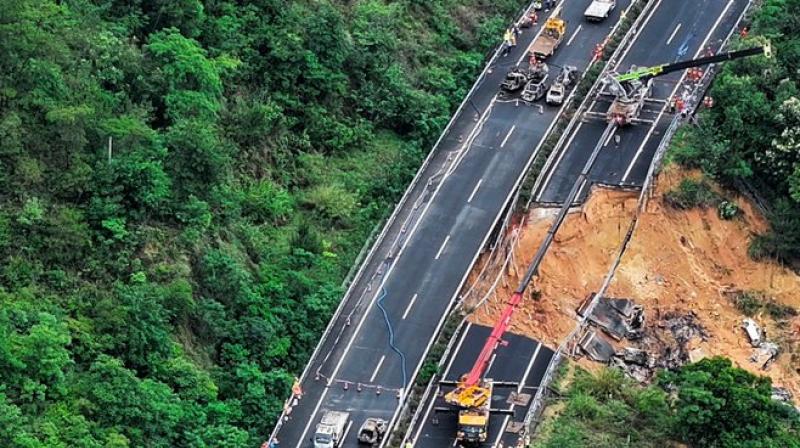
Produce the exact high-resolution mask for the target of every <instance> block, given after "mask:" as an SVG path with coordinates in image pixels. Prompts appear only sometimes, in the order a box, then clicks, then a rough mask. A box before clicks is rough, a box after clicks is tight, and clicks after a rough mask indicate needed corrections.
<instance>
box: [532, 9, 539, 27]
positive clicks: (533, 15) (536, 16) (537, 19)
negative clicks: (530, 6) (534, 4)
mask: <svg viewBox="0 0 800 448" xmlns="http://www.w3.org/2000/svg"><path fill="white" fill-rule="evenodd" d="M531 23H533V25H534V26H536V24H537V23H539V15H538V14H536V10H531Z"/></svg>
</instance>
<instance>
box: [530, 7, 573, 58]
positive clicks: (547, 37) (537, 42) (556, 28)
mask: <svg viewBox="0 0 800 448" xmlns="http://www.w3.org/2000/svg"><path fill="white" fill-rule="evenodd" d="M566 33H567V22H566V21H564V19H561V18H558V17H551V18H549V19H547V22H545V23H544V29H543V30H542V32H541V33H540V34H539V36H538V37H536V39H534V40H533V42H532V43H531V46H530V47H528V54H530V55H535V56H536V58H537V59H538V60H540V61H541V60H543V59H546V58H548V57H550V56H552V55H553V53H555V51H556V48H558V46H559V45H561V41H562V40H564V34H566Z"/></svg>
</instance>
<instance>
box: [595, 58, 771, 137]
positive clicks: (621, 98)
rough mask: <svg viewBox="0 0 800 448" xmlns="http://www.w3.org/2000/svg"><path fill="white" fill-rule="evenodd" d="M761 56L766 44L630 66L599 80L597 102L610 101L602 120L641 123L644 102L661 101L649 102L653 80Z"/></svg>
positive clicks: (626, 123)
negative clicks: (659, 62)
mask: <svg viewBox="0 0 800 448" xmlns="http://www.w3.org/2000/svg"><path fill="white" fill-rule="evenodd" d="M762 53H763V54H764V55H766V56H767V57H771V56H772V49H771V47H770V46H769V44H767V45H764V46H759V47H753V48H748V49H745V50H738V51H731V52H727V53H720V54H717V55H713V56H705V57H702V58H697V59H690V60H686V61H680V62H675V63H672V64H661V65H656V66H653V67H641V68H640V67H636V66H633V67H631V69H630V70H629V71H628V72H627V73H623V74H619V73H614V72H611V73H609V74H607V75H606V76H605V77H604V78H603V80H602V84H601V87H600V93H599V96H600V99H603V98H610V99H611V106H610V107H609V108H608V111H607V112H606V113H605V119H606V121H607V122H609V123H615V124H617V125H620V126H623V125H628V124H632V123H636V122H641V121H643V120H640V119H639V115H640V113H641V111H642V109H643V108H644V104H645V103H646V102H648V101H653V102H663V100H652V99H651V98H650V95H651V92H652V81H653V78H656V77H659V76H664V75H667V74H669V73H673V72H677V71H680V70H685V69H688V68H693V67H699V66H701V65H706V64H713V63H717V62H724V61H730V60H733V59H739V58H744V57H748V56H755V55H759V54H762ZM587 115H588V116H590V117H591V116H592V115H596V113H587Z"/></svg>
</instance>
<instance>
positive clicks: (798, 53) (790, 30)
mask: <svg viewBox="0 0 800 448" xmlns="http://www.w3.org/2000/svg"><path fill="white" fill-rule="evenodd" d="M797 11H800V0H765V1H764V2H763V5H762V6H761V7H760V9H759V10H758V11H757V12H756V14H755V15H754V18H753V23H752V26H751V28H750V33H749V36H748V37H747V38H745V39H743V40H742V41H740V42H739V43H738V44H737V45H738V46H742V47H749V46H753V45H756V44H760V43H763V42H766V41H767V40H768V41H769V42H770V43H771V44H772V47H773V49H774V51H775V57H774V58H772V59H767V58H765V57H757V58H747V59H743V60H739V61H735V62H732V63H728V64H727V65H725V66H724V68H723V69H722V71H721V73H720V74H719V75H718V76H717V78H716V80H715V82H714V86H713V87H712V89H711V91H710V95H711V96H712V97H713V98H714V101H715V105H714V107H713V108H711V109H710V110H706V111H705V112H703V113H702V114H701V116H700V121H699V123H700V125H699V126H698V127H692V128H688V129H686V130H685V131H684V132H683V133H682V134H681V135H680V137H679V138H678V139H677V144H676V145H675V147H674V148H673V151H672V157H673V158H674V159H675V160H676V161H678V162H679V163H682V164H684V165H687V166H690V167H699V168H702V169H703V171H705V172H706V173H707V174H709V175H710V176H713V177H714V178H715V179H717V180H718V181H720V182H721V183H722V184H723V185H726V186H728V187H735V188H736V187H741V186H743V185H744V186H746V187H747V189H748V190H751V191H755V192H757V193H758V194H759V195H760V196H762V197H763V199H764V200H765V201H767V202H768V203H770V204H771V209H772V210H771V216H770V220H771V222H772V231H771V232H770V233H768V234H766V235H761V236H759V237H758V238H756V239H755V240H754V242H753V244H752V245H751V254H752V255H753V256H755V257H774V258H778V259H780V260H783V261H787V262H795V263H797V262H800V90H798V88H800V75H799V74H800V34H798V32H797V30H798V29H800V22H798V15H797Z"/></svg>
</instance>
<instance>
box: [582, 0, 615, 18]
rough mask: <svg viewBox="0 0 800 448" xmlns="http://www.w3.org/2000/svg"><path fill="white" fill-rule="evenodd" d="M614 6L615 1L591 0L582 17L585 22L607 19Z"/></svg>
mask: <svg viewBox="0 0 800 448" xmlns="http://www.w3.org/2000/svg"><path fill="white" fill-rule="evenodd" d="M616 6H617V0H593V1H592V3H591V4H590V5H589V7H588V8H586V11H584V13H583V16H584V17H586V20H591V21H598V22H599V21H601V20H604V19H606V18H608V16H609V15H610V14H611V11H613V10H614V8H615V7H616Z"/></svg>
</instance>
